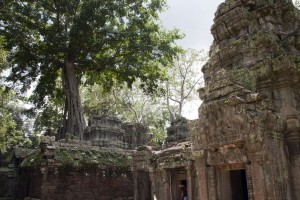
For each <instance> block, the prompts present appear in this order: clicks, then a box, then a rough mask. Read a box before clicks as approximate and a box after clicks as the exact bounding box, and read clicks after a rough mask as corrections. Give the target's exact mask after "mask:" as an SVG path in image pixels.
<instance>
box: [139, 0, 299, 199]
mask: <svg viewBox="0 0 300 200" xmlns="http://www.w3.org/2000/svg"><path fill="white" fill-rule="evenodd" d="M299 20H300V18H299V11H298V10H297V9H296V8H295V7H294V6H293V4H292V1H291V0H256V1H255V0H226V1H225V2H224V3H222V4H221V5H220V6H219V7H218V10H217V12H216V13H215V20H214V25H213V26H212V29H211V31H212V34H213V36H214V42H213V44H212V46H211V49H210V59H209V61H208V62H207V64H206V65H205V66H204V67H203V69H202V71H203V73H204V79H205V87H203V88H201V89H200V90H199V94H200V98H201V99H202V100H203V104H202V105H201V106H200V108H199V121H198V128H196V131H195V133H194V134H193V137H192V140H191V141H192V145H191V147H189V148H184V147H182V148H181V150H178V152H177V153H176V154H172V151H173V150H172V149H171V148H168V149H165V150H164V152H169V154H170V156H169V157H168V159H170V158H173V161H172V163H174V165H162V166H159V163H161V162H160V161H159V160H160V159H163V158H164V153H162V154H161V153H160V154H156V153H155V151H149V150H148V151H146V150H141V151H138V152H137V155H136V159H138V160H139V162H137V163H136V169H137V171H142V170H144V172H147V173H149V175H150V177H153V178H152V179H150V182H149V184H150V185H155V184H156V183H158V182H161V183H163V187H164V188H165V189H164V190H160V189H158V188H156V187H152V190H151V194H152V195H151V197H148V198H149V199H155V198H157V199H160V200H167V199H170V198H177V197H178V194H176V193H173V192H169V191H170V190H175V189H176V188H175V187H174V185H176V184H179V183H180V181H186V182H187V186H188V193H189V200H191V199H193V200H194V199H201V200H202V199H203V200H217V199H222V200H227V199H228V200H235V199H239V200H240V199H255V200H263V199H270V200H271V199H272V200H283V199H290V200H295V199H300V157H299V155H300V150H299V148H300V143H299V141H300V133H299V117H300V101H299V100H300V92H299V86H300V81H299V78H300V73H299V70H300V64H299V61H300V56H299V55H300V52H299V50H300V32H299V22H300V21H299ZM165 154H166V153H165ZM176 155H179V156H180V158H181V161H180V162H181V164H177V161H176V158H177V157H178V156H176ZM149 160H150V161H149ZM151 160H153V162H151ZM157 164H158V165H157ZM174 171H175V173H174V175H173V177H172V173H173V172H174ZM152 174H153V175H152ZM180 174H183V175H180ZM178 176H181V178H176V177H178ZM136 181H139V180H136ZM172 182H176V183H175V184H173V183H172ZM177 190H178V189H177ZM135 191H137V188H136V190H135ZM166 191H168V192H166ZM158 197H159V198H158ZM148 198H145V199H148ZM138 199H139V200H140V199H141V198H136V200H138Z"/></svg>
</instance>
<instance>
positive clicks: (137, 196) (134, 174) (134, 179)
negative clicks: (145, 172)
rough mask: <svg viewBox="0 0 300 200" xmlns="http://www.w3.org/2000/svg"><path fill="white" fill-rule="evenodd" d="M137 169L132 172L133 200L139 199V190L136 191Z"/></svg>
mask: <svg viewBox="0 0 300 200" xmlns="http://www.w3.org/2000/svg"><path fill="white" fill-rule="evenodd" d="M137 173H138V172H137V169H135V170H134V172H133V182H134V183H133V185H134V200H139V195H138V194H139V191H138V180H137V179H138V175H137Z"/></svg>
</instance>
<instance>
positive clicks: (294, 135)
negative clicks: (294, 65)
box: [276, 77, 300, 199]
mask: <svg viewBox="0 0 300 200" xmlns="http://www.w3.org/2000/svg"><path fill="white" fill-rule="evenodd" d="M276 88H277V89H278V90H279V91H280V99H281V102H282V105H281V109H280V114H281V115H282V116H284V117H285V119H286V124H287V132H286V143H287V146H288V151H289V152H288V154H289V161H290V166H291V167H290V173H291V174H290V176H291V183H292V190H293V191H292V198H293V199H300V172H299V168H300V145H299V144H300V133H299V119H298V118H297V110H296V104H297V102H296V101H295V99H296V97H295V94H294V91H293V87H292V85H291V77H285V78H282V79H281V80H279V81H278V84H277V85H276Z"/></svg>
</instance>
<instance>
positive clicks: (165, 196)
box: [161, 169, 170, 200]
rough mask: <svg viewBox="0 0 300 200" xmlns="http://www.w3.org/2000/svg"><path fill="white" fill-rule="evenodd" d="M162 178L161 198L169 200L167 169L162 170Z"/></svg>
mask: <svg viewBox="0 0 300 200" xmlns="http://www.w3.org/2000/svg"><path fill="white" fill-rule="evenodd" d="M162 176H163V194H162V195H161V196H162V200H169V199H168V197H169V192H170V191H169V187H170V186H169V179H168V171H167V169H163V171H162Z"/></svg>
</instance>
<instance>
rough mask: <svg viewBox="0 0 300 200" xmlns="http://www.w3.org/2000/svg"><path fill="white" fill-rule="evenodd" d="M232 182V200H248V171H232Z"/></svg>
mask: <svg viewBox="0 0 300 200" xmlns="http://www.w3.org/2000/svg"><path fill="white" fill-rule="evenodd" d="M230 182H231V192H232V200H248V188H247V178H246V170H244V169H241V170H231V171H230Z"/></svg>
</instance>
